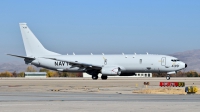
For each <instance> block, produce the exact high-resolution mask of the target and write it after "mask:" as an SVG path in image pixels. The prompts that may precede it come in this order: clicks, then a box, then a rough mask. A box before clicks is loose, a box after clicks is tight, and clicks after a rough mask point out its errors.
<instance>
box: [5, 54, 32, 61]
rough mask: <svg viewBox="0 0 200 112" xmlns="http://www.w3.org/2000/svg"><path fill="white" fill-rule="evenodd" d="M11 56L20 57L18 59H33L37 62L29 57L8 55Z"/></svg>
mask: <svg viewBox="0 0 200 112" xmlns="http://www.w3.org/2000/svg"><path fill="white" fill-rule="evenodd" d="M7 55H9V56H14V57H18V58H24V59H32V60H35V58H31V57H27V56H19V55H13V54H7Z"/></svg>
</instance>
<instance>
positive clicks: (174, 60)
mask: <svg viewBox="0 0 200 112" xmlns="http://www.w3.org/2000/svg"><path fill="white" fill-rule="evenodd" d="M171 61H173V62H176V61H180V60H178V59H172V60H171Z"/></svg>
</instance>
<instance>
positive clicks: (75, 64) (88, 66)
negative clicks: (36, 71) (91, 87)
mask: <svg viewBox="0 0 200 112" xmlns="http://www.w3.org/2000/svg"><path fill="white" fill-rule="evenodd" d="M43 58H46V59H51V60H56V61H65V62H67V64H69V65H71V66H72V67H79V68H86V69H96V70H100V69H101V68H102V66H101V65H93V64H88V63H82V62H78V61H69V60H64V59H58V58H48V57H43Z"/></svg>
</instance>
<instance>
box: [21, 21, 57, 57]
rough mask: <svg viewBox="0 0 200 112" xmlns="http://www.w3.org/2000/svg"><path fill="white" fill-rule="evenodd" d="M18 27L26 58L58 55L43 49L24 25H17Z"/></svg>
mask: <svg viewBox="0 0 200 112" xmlns="http://www.w3.org/2000/svg"><path fill="white" fill-rule="evenodd" d="M19 26H20V30H21V34H22V39H23V42H24V47H25V50H26V55H27V56H42V55H59V54H58V53H54V52H51V51H48V50H47V49H45V48H44V46H43V45H42V44H41V43H40V41H39V40H38V39H37V38H36V37H35V35H34V34H33V33H32V31H31V30H30V29H29V28H28V26H27V25H26V23H19Z"/></svg>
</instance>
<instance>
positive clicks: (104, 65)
mask: <svg viewBox="0 0 200 112" xmlns="http://www.w3.org/2000/svg"><path fill="white" fill-rule="evenodd" d="M19 25H20V30H21V34H22V38H23V42H24V47H25V50H26V56H18V55H12V54H8V55H11V56H15V57H19V58H24V61H25V63H26V64H32V65H35V66H37V67H43V68H47V69H51V70H56V71H61V72H86V73H88V74H90V75H91V76H92V79H94V80H96V79H98V74H99V73H101V74H102V76H101V78H102V79H104V80H105V79H107V76H131V75H135V73H141V72H149V73H167V74H168V75H167V76H166V79H167V80H169V79H170V74H174V73H176V72H177V71H179V70H182V69H184V68H186V67H187V64H185V63H183V62H181V61H179V60H178V59H177V58H175V57H171V56H166V55H148V54H145V55H136V54H134V55H104V54H102V55H61V54H58V53H55V52H52V51H49V50H47V49H45V48H44V47H43V45H42V44H41V43H40V42H39V40H38V39H37V38H36V37H35V35H34V34H33V33H32V31H31V30H30V29H29V28H28V26H27V24H26V23H20V24H19Z"/></svg>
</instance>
